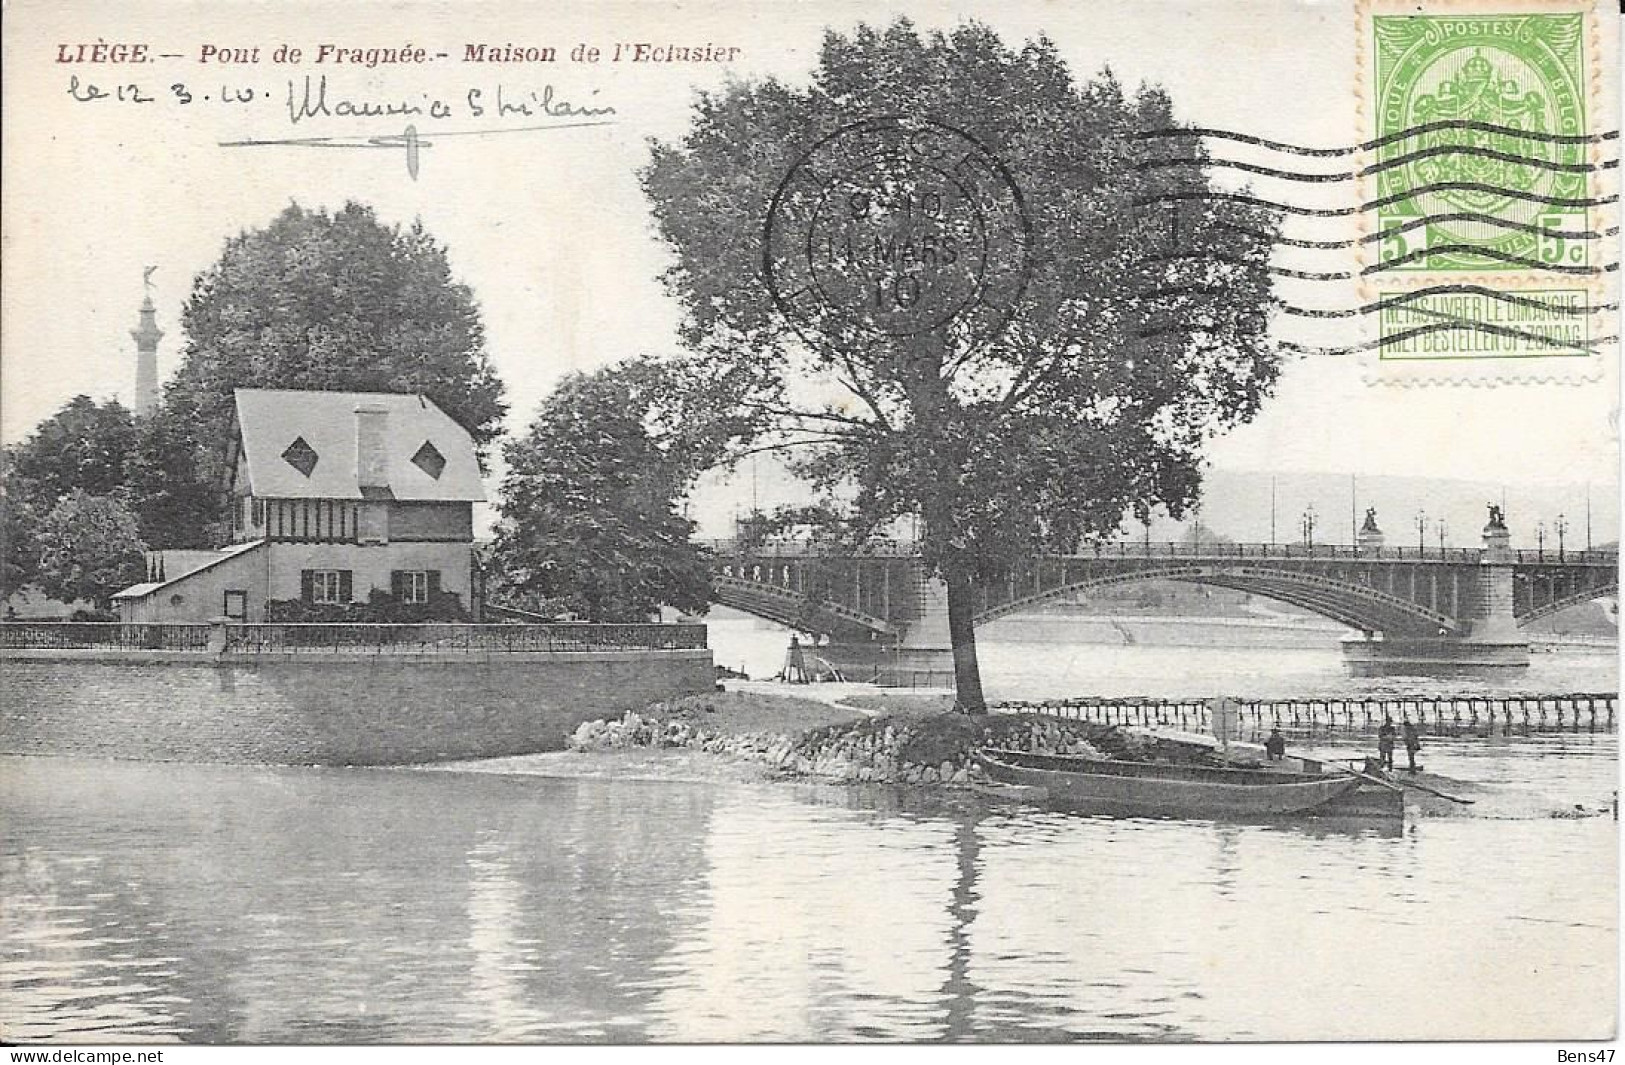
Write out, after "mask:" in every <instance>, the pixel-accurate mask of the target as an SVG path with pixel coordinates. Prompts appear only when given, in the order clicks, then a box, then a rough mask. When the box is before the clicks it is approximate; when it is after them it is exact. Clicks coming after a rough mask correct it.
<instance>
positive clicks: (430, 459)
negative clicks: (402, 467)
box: [412, 440, 446, 481]
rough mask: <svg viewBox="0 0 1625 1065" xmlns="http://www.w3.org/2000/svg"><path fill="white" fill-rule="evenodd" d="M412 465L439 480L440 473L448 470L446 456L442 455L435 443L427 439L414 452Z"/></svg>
mask: <svg viewBox="0 0 1625 1065" xmlns="http://www.w3.org/2000/svg"><path fill="white" fill-rule="evenodd" d="M412 465H414V466H416V467H417V468H418V469H420V470H422V471H423V472H424V473H426V474H428V475H429V476H430V477H433V478H434V479H435V480H437V481H438V480H440V475H441V474H442V473H444V472H445V470H446V456H444V455H442V454H441V453H440V451H439V449H437V448H436V447H435V446H434V445H433V444H431V443H429V442H428V441H427V440H425V441H424V442H423V446H422V447H420V448H418V449H417V451H416V452H414V453H413V455H412Z"/></svg>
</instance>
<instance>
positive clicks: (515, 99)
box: [220, 76, 616, 181]
mask: <svg viewBox="0 0 1625 1065" xmlns="http://www.w3.org/2000/svg"><path fill="white" fill-rule="evenodd" d="M463 103H464V105H465V107H466V109H467V113H468V114H469V115H470V116H472V117H474V118H481V117H485V116H487V115H491V116H493V117H496V118H499V119H502V118H548V119H555V120H556V119H565V120H569V121H552V122H548V123H546V124H544V125H529V126H508V127H495V128H491V129H459V130H442V129H434V130H425V131H421V132H420V131H419V130H418V127H417V125H416V124H415V123H410V124H408V125H407V127H406V129H405V130H404V131H402V132H400V133H384V134H335V135H330V136H309V137H269V138H252V139H248V140H236V141H221V142H220V147H222V148H265V147H295V148H366V149H379V148H382V149H388V150H394V151H401V152H404V154H405V159H406V172H407V174H409V175H410V176H411V178H412V180H413V181H416V180H417V178H418V169H419V167H420V165H421V162H422V152H423V150H424V149H427V148H431V147H433V146H434V142H435V141H436V140H438V139H440V138H443V137H492V136H505V135H510V134H515V133H541V132H545V131H549V130H561V129H580V128H582V127H585V126H608V125H613V124H614V121H615V120H614V119H613V118H611V117H609V116H612V115H614V114H615V113H616V111H615V108H614V107H611V106H608V105H605V106H597V107H589V106H577V105H575V104H572V103H570V102H569V101H567V100H564V99H562V98H561V97H560V96H559V95H558V94H557V93H556V92H555V91H554V88H553V86H552V85H545V86H543V87H542V88H541V89H537V90H520V91H515V90H513V89H510V88H508V87H506V86H501V85H499V86H497V88H496V91H495V92H494V93H491V94H487V92H486V91H485V90H484V89H478V88H474V89H469V90H467V92H466V93H464V96H463ZM454 114H455V112H454V111H453V109H452V107H451V106H450V105H449V104H447V103H446V102H445V101H443V100H441V99H438V98H435V97H429V96H424V97H423V98H421V99H419V100H413V99H410V98H401V99H387V100H379V99H360V98H354V97H340V96H338V95H336V94H332V93H330V92H329V90H328V86H327V78H326V77H325V76H322V77H320V78H317V79H314V80H313V79H311V78H310V77H306V78H305V79H304V82H303V85H302V86H301V85H300V84H299V83H297V82H294V81H289V82H288V121H289V123H290V124H292V125H298V124H299V123H300V122H308V121H311V120H313V119H318V118H390V117H408V118H417V117H421V118H424V119H427V120H430V121H435V120H440V119H446V118H451V117H453V116H454Z"/></svg>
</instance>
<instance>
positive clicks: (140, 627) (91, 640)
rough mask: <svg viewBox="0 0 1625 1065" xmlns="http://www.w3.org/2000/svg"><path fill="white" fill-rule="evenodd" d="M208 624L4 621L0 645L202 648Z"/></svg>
mask: <svg viewBox="0 0 1625 1065" xmlns="http://www.w3.org/2000/svg"><path fill="white" fill-rule="evenodd" d="M208 646H209V626H208V625H165V624H150V623H129V622H120V621H7V622H3V623H0V648H15V649H23V648H27V649H38V650H117V651H202V650H204V649H205V648H207V647H208Z"/></svg>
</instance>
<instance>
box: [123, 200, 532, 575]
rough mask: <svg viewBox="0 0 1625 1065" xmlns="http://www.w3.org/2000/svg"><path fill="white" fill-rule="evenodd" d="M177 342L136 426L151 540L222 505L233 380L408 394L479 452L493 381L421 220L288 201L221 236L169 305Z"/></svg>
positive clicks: (462, 291) (460, 296) (186, 528)
mask: <svg viewBox="0 0 1625 1065" xmlns="http://www.w3.org/2000/svg"><path fill="white" fill-rule="evenodd" d="M182 327H183V329H184V331H185V334H186V352H185V355H184V357H183V360H182V363H181V367H180V369H179V371H178V372H177V373H176V375H175V377H174V378H173V379H172V380H171V381H170V382H169V384H168V386H167V387H166V388H165V391H164V397H163V402H162V405H161V407H160V409H159V410H158V411H157V412H156V414H155V415H154V416H153V417H152V418H151V419H150V421H149V423H148V424H147V425H146V426H144V429H143V433H142V441H141V447H140V451H139V459H138V470H137V473H136V478H135V481H136V484H135V487H136V488H137V496H136V498H137V499H138V501H139V505H140V507H141V514H142V518H143V527H144V529H145V530H146V532H147V534H148V535H149V536H150V537H152V538H153V540H154V543H155V545H156V546H200V545H205V544H207V543H208V542H209V541H210V539H211V534H212V533H213V532H216V531H217V529H216V528H215V526H217V524H218V523H219V521H220V519H221V517H222V514H223V506H224V497H223V493H222V492H221V489H220V484H221V472H222V471H221V468H220V464H221V461H222V458H223V455H224V449H225V445H226V437H227V433H228V426H229V424H230V417H231V404H232V392H233V390H234V389H237V388H305V389H329V390H355V391H380V392H420V393H423V394H425V395H427V396H428V397H429V398H430V399H432V400H434V402H435V403H436V404H438V405H439V406H440V407H441V408H442V409H443V410H445V411H446V413H448V414H450V415H451V416H452V417H453V418H455V419H456V420H457V421H458V422H460V423H461V424H462V425H463V426H464V427H465V428H466V429H468V431H469V432H470V433H471V434H472V435H473V437H474V440H475V442H476V444H478V445H479V446H480V447H481V449H482V451H481V454H482V455H483V454H484V451H483V449H484V447H485V446H486V445H488V444H489V443H490V442H491V441H492V440H493V439H495V437H496V436H497V434H498V433H499V432H500V422H501V419H502V417H503V414H504V413H505V412H506V407H505V406H504V404H503V402H502V383H501V382H500V381H499V380H498V379H497V376H496V373H495V371H494V370H493V369H492V367H491V364H490V360H489V358H488V356H487V354H486V351H485V335H484V328H483V326H482V325H481V322H480V315H479V309H478V307H477V306H476V304H475V301H474V297H473V294H472V293H471V292H470V291H469V289H468V287H467V286H466V285H463V284H462V283H460V282H458V281H457V280H456V279H455V278H453V276H452V273H451V267H450V264H449V263H448V261H447V258H446V251H445V249H444V248H443V247H442V246H441V245H439V244H438V243H436V242H435V240H434V239H433V238H432V237H431V236H430V235H429V234H428V233H427V232H425V231H424V229H423V227H422V225H421V224H413V225H412V226H411V227H408V228H402V227H400V226H386V225H384V224H383V223H381V222H379V221H378V219H377V218H376V217H375V216H374V214H373V212H372V209H371V208H369V207H364V206H362V205H360V204H356V203H349V204H346V205H345V206H344V207H343V208H342V209H341V210H339V211H338V212H336V213H333V214H329V213H327V212H326V211H322V210H315V211H312V210H306V209H304V208H302V207H299V206H298V205H292V206H289V207H288V208H287V209H285V210H284V211H283V212H282V213H281V214H280V215H278V216H277V217H276V218H275V219H274V220H273V221H272V222H271V224H270V225H268V226H266V227H264V228H263V229H256V230H252V231H250V232H245V233H242V234H240V235H238V236H236V237H234V238H232V239H231V240H229V241H227V242H226V247H225V251H224V253H223V254H222V255H221V257H220V260H219V261H218V262H216V263H215V264H214V265H213V266H211V267H210V268H209V269H207V270H205V271H204V272H203V273H202V274H200V275H199V276H198V278H197V280H196V282H195V283H194V285H193V288H192V296H191V298H190V300H189V301H188V302H187V305H186V309H185V311H184V313H183V315H182Z"/></svg>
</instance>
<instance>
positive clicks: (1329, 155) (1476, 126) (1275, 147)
mask: <svg viewBox="0 0 1625 1065" xmlns="http://www.w3.org/2000/svg"><path fill="white" fill-rule="evenodd" d="M1451 129H1454V130H1464V131H1469V132H1473V133H1494V134H1498V135H1500V136H1503V137H1509V138H1512V139H1514V140H1524V141H1533V142H1535V143H1539V144H1602V143H1604V142H1607V141H1615V140H1618V139H1619V131H1618V130H1610V131H1608V132H1606V133H1590V134H1564V133H1536V132H1534V131H1532V130H1526V129H1516V128H1514V127H1512V126H1498V125H1496V124H1494V123H1493V122H1468V121H1461V120H1447V121H1441V122H1425V123H1423V124H1422V125H1420V126H1412V127H1410V128H1409V129H1402V130H1399V131H1398V132H1395V133H1390V134H1388V135H1387V136H1383V137H1378V138H1377V139H1375V140H1369V141H1365V142H1363V143H1361V144H1352V145H1349V146H1348V147H1346V148H1306V147H1303V146H1302V145H1297V144H1287V143H1285V142H1284V141H1274V140H1269V139H1268V138H1266V137H1255V136H1252V135H1251V134H1248V133H1236V132H1234V131H1232V130H1227V129H1209V128H1207V127H1205V126H1190V127H1185V128H1180V127H1170V128H1167V129H1147V130H1141V131H1140V132H1139V133H1136V134H1135V135H1134V136H1135V138H1136V139H1138V140H1159V139H1164V138H1169V137H1208V138H1212V139H1215V140H1228V141H1235V142H1237V143H1239V144H1251V145H1253V146H1255V147H1258V148H1267V149H1269V150H1270V151H1274V152H1285V153H1286V154H1288V155H1303V156H1309V157H1312V158H1320V159H1335V158H1340V157H1342V156H1348V155H1354V154H1355V153H1357V152H1369V151H1375V150H1376V149H1378V148H1386V147H1387V146H1388V145H1390V144H1399V143H1400V142H1402V141H1406V140H1409V139H1410V138H1412V137H1420V136H1424V135H1426V134H1429V133H1438V132H1441V131H1443V130H1451Z"/></svg>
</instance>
